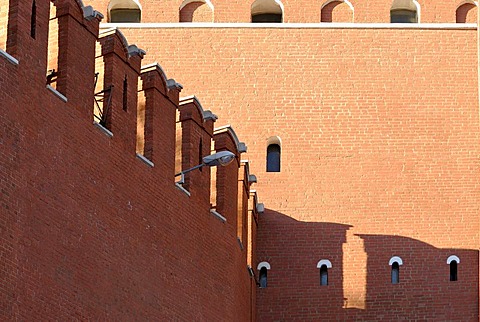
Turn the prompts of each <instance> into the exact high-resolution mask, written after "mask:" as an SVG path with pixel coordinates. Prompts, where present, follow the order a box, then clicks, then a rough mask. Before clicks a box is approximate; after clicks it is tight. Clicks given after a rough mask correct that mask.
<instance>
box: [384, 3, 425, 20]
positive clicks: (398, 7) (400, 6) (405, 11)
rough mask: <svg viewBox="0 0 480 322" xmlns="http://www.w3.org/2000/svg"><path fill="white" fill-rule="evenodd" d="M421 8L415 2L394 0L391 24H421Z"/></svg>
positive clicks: (391, 9)
mask: <svg viewBox="0 0 480 322" xmlns="http://www.w3.org/2000/svg"><path fill="white" fill-rule="evenodd" d="M419 15H420V6H419V4H418V2H417V1H415V0H394V1H393V4H392V7H391V8H390V22H391V23H416V22H420V19H419Z"/></svg>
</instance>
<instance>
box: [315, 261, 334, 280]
mask: <svg viewBox="0 0 480 322" xmlns="http://www.w3.org/2000/svg"><path fill="white" fill-rule="evenodd" d="M317 268H320V285H321V286H326V285H328V270H329V269H330V268H332V263H331V262H330V261H329V260H328V259H322V260H320V261H319V262H318V263H317Z"/></svg>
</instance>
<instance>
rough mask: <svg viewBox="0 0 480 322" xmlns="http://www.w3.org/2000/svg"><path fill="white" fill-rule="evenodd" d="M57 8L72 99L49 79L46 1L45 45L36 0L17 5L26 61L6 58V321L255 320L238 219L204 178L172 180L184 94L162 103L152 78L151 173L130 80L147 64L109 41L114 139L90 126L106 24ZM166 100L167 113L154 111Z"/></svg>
mask: <svg viewBox="0 0 480 322" xmlns="http://www.w3.org/2000/svg"><path fill="white" fill-rule="evenodd" d="M59 3H60V4H61V5H62V9H61V12H62V17H63V18H62V19H63V20H62V22H64V23H65V26H68V28H66V30H63V32H64V33H63V34H62V37H63V38H62V42H63V43H65V46H64V47H61V48H64V49H63V50H62V49H60V51H61V52H60V53H59V55H60V56H62V61H64V62H65V65H63V66H64V67H65V71H64V72H65V75H66V76H65V83H64V84H65V87H64V92H63V93H65V96H66V97H67V98H68V101H67V102H64V101H63V100H61V99H60V97H59V96H58V95H56V94H55V93H53V92H52V91H50V90H48V89H47V88H46V84H45V71H46V68H47V28H48V10H49V7H48V5H49V2H45V1H44V2H40V1H37V13H38V17H39V20H38V26H37V27H38V37H37V38H36V39H35V40H34V39H32V38H31V37H30V35H29V26H30V24H29V23H28V24H26V23H25V22H26V21H28V22H29V21H30V19H29V17H30V9H31V3H27V1H20V2H19V4H18V16H16V19H18V21H17V22H19V23H18V28H19V31H18V33H19V35H18V39H19V41H18V43H16V44H15V46H16V48H17V49H18V50H17V51H16V58H17V59H18V60H19V62H20V63H19V64H18V65H14V64H12V63H11V62H9V61H8V60H7V59H5V58H4V57H3V56H0V86H1V90H0V98H1V101H2V108H1V117H0V137H1V138H2V139H1V143H0V161H1V164H2V166H1V167H0V175H1V177H0V190H1V191H2V193H1V194H0V196H1V199H0V207H1V211H0V320H2V321H10V320H54V319H58V320H72V319H79V320H158V321H165V320H171V319H178V320H185V321H190V320H196V321H212V320H223V319H226V320H231V321H233V320H237V319H239V320H242V321H246V320H248V319H249V316H250V315H251V311H252V310H251V306H250V303H251V296H253V294H254V293H252V292H254V289H252V288H251V279H250V277H249V274H248V271H247V269H246V265H247V263H246V255H245V254H244V253H242V251H241V250H240V248H239V246H238V242H237V240H236V237H237V233H236V218H235V215H233V218H232V219H231V220H229V221H227V222H226V223H222V222H221V221H219V220H218V219H216V218H215V217H214V216H212V215H211V214H210V212H209V210H210V207H209V191H208V190H209V184H208V179H209V171H208V169H204V170H203V172H202V176H203V178H207V182H206V184H203V185H197V187H196V190H194V189H192V194H191V196H190V197H188V196H187V195H186V194H185V193H183V192H182V191H180V190H179V189H178V188H176V187H175V184H174V177H173V169H174V155H173V151H174V143H173V142H174V138H173V135H174V127H175V125H174V113H171V112H172V111H174V108H172V105H174V106H175V104H178V97H177V98H176V101H175V95H174V94H172V93H171V92H172V90H171V91H170V92H169V94H168V97H166V96H165V95H163V94H158V92H162V90H163V91H164V89H161V86H160V85H159V84H160V83H161V82H160V81H154V80H151V79H148V81H149V82H157V86H158V88H157V89H154V90H152V89H151V88H148V95H147V98H146V104H147V106H146V108H149V107H152V108H153V107H154V108H155V113H153V115H149V117H152V118H153V119H152V120H151V122H152V123H153V124H156V125H160V126H161V128H159V129H157V130H155V131H153V133H150V134H149V135H151V139H152V140H155V141H154V142H153V143H152V144H153V152H152V160H153V161H154V162H155V166H154V167H149V166H148V165H147V164H145V163H144V162H142V161H141V160H140V159H139V158H137V157H136V155H135V152H136V151H135V144H136V133H135V128H136V126H135V124H134V123H135V120H136V99H135V97H132V93H133V94H135V93H136V92H137V89H138V88H137V84H136V81H134V80H132V78H131V76H132V75H133V76H135V75H137V74H138V73H139V68H140V58H141V57H140V56H141V55H133V56H131V57H129V58H127V55H126V52H125V50H126V48H122V47H121V44H122V42H121V38H120V37H117V36H116V35H110V36H108V37H110V38H109V39H108V40H105V42H102V43H103V45H104V46H105V47H104V51H103V53H104V54H105V53H108V55H109V58H108V59H105V69H106V70H111V71H112V72H111V73H110V75H107V76H106V77H105V78H104V82H105V83H108V82H111V83H114V84H115V85H117V84H118V85H120V86H116V87H115V88H116V89H117V92H114V94H112V95H114V98H113V102H114V103H113V104H114V105H113V106H112V109H113V110H112V119H111V127H110V129H111V131H112V132H113V137H109V136H108V135H106V134H105V133H104V131H102V130H101V129H99V128H98V126H95V125H93V93H94V72H95V59H94V58H95V35H96V33H97V31H98V20H96V19H95V18H94V19H93V20H91V21H90V22H88V21H86V20H83V18H82V17H83V13H82V12H81V11H80V10H79V8H78V7H77V4H76V2H75V1H70V2H69V1H63V2H59ZM59 11H60V10H59ZM61 26H62V24H61ZM113 56H114V58H113ZM125 73H126V74H128V75H127V76H128V77H129V79H130V80H131V81H129V82H128V84H129V85H128V88H127V91H128V97H129V99H128V100H127V101H128V102H127V104H128V106H127V109H126V110H124V109H123V106H122V104H123V99H122V97H123V88H122V86H121V84H122V82H123V79H124V76H125ZM145 81H147V79H145ZM159 96H161V102H162V106H158V104H157V103H158V100H157V101H156V102H153V103H152V100H156V99H159V98H158V97H159ZM149 104H150V105H149ZM168 108H171V110H169V112H168V113H165V114H166V115H167V116H168V117H167V118H165V114H163V113H161V111H162V109H165V110H166V109H168ZM160 120H161V122H160ZM166 120H168V122H167V121H166ZM162 122H163V123H162ZM199 126H200V127H201V126H202V125H199ZM160 131H164V132H165V133H164V134H163V135H162V134H161V133H160ZM165 137H170V138H171V141H170V144H169V145H168V147H167V148H166V149H165V150H164V149H161V148H162V146H165V142H163V141H162V142H160V139H163V138H165ZM227 143H228V142H226V143H225V144H227ZM205 146H206V147H207V149H208V147H209V145H208V144H206V145H205ZM162 153H163V154H162ZM232 166H235V164H234V165H232ZM237 166H238V163H237ZM168 169H169V170H168ZM226 169H228V168H226ZM235 170H236V169H228V171H229V173H230V174H232V173H235ZM197 174H198V173H197ZM237 179H238V178H237V177H233V176H229V179H228V180H229V181H227V180H224V181H223V184H224V186H225V189H227V188H228V187H229V186H231V187H232V188H233V190H236V188H237ZM225 195H227V196H230V195H232V192H229V194H225ZM231 200H232V202H233V203H234V204H235V206H233V209H232V210H231V213H234V214H236V211H237V207H236V201H237V196H235V197H232V198H231Z"/></svg>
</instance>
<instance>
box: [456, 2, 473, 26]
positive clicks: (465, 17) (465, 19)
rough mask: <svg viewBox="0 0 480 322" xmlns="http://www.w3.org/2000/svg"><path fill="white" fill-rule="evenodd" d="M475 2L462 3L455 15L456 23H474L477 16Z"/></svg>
mask: <svg viewBox="0 0 480 322" xmlns="http://www.w3.org/2000/svg"><path fill="white" fill-rule="evenodd" d="M477 7H478V3H477V2H476V1H471V2H470V1H468V2H464V3H463V4H462V5H460V6H459V7H458V8H457V11H456V13H455V16H456V21H457V23H476V22H477V14H478V10H477Z"/></svg>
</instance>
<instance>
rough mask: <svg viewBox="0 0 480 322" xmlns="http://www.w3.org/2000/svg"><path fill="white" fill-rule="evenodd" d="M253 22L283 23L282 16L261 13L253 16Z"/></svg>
mask: <svg viewBox="0 0 480 322" xmlns="http://www.w3.org/2000/svg"><path fill="white" fill-rule="evenodd" d="M252 22H260V23H261V22H268V23H275V22H277V23H278V22H282V15H281V14H277V13H261V14H256V15H253V16H252Z"/></svg>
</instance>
